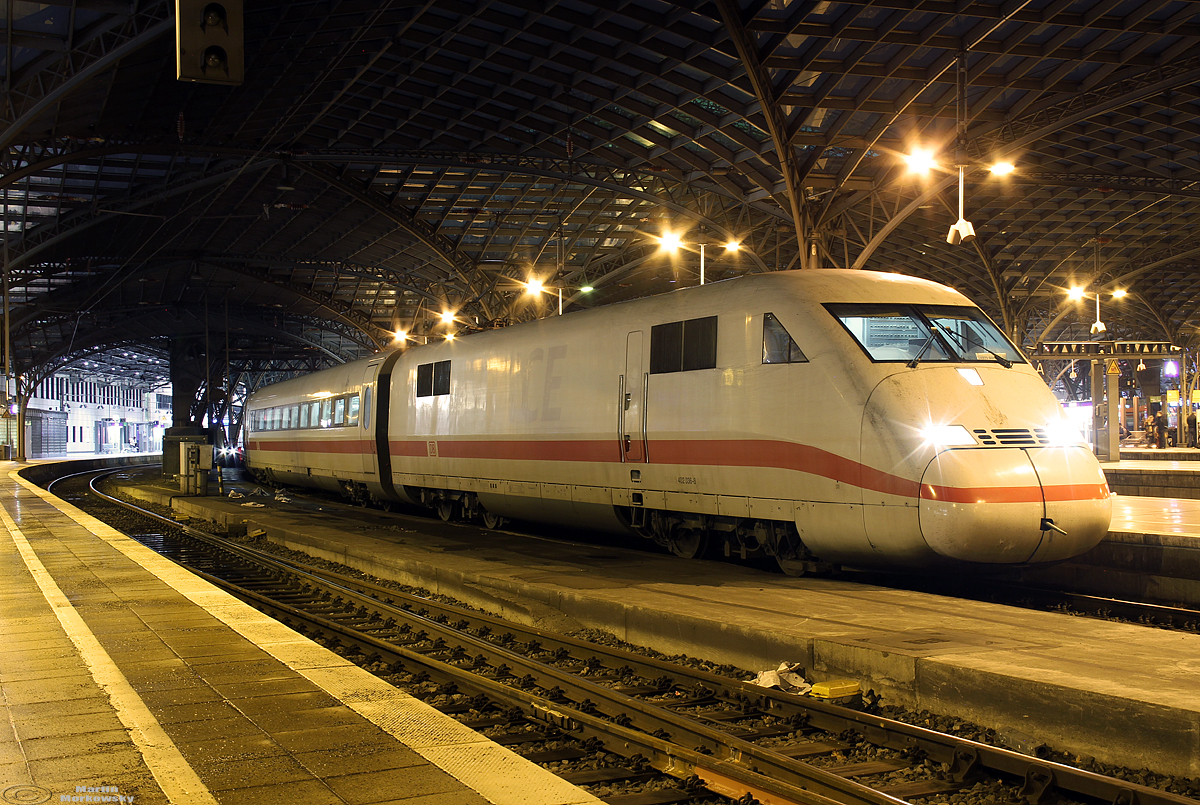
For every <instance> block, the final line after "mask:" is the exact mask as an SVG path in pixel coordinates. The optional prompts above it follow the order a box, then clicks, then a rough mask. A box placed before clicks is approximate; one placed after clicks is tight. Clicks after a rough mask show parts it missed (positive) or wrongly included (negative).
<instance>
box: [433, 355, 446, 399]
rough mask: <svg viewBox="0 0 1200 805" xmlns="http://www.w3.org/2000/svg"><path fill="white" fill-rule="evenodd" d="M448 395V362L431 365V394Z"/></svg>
mask: <svg viewBox="0 0 1200 805" xmlns="http://www.w3.org/2000/svg"><path fill="white" fill-rule="evenodd" d="M449 393H450V361H438V362H437V363H435V364H434V365H433V394H434V396H435V397H436V396H437V395H439V394H449Z"/></svg>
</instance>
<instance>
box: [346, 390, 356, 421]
mask: <svg viewBox="0 0 1200 805" xmlns="http://www.w3.org/2000/svg"><path fill="white" fill-rule="evenodd" d="M357 424H358V395H357V394H351V395H350V397H349V399H347V400H346V426H347V427H351V428H352V427H354V426H355V425H357Z"/></svg>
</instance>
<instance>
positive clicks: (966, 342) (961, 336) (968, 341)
mask: <svg viewBox="0 0 1200 805" xmlns="http://www.w3.org/2000/svg"><path fill="white" fill-rule="evenodd" d="M942 332H944V333H947V334H948V335H950V336H951V337H952V338H954V339H956V340H958V343H959V344H960V345H961V346H962V348H963V349H969V348H970V346H971V345H972V344H974V345H975V346H977V347H979V348H980V349H982V350H983V351H984V352H986V353H987V354H989V355H991V356H992V357H993V358H995V359H996V363H998V364H1000V365H1001V366H1003V367H1004V368H1005V369H1011V368H1013V362H1012V361H1010V360H1009V359H1008V358H1006V357H1004V356H1003V355H1001V354H1000V353H998V352H993V351H992V350H990V349H988V348H987V347H985V346H984V345H983V344H981V343H979V342H978V341H976V340H975V339H974V338H971V337H970V336H968V335H966V334H965V333H956V332H954V331H953V330H946V329H943V330H942Z"/></svg>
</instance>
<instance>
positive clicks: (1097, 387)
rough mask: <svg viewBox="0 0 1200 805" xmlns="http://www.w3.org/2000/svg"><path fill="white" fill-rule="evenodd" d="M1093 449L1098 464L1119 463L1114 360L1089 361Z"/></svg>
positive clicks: (1119, 412)
mask: <svg viewBox="0 0 1200 805" xmlns="http://www.w3.org/2000/svg"><path fill="white" fill-rule="evenodd" d="M1091 363H1092V366H1091V375H1092V449H1093V451H1094V452H1095V453H1096V458H1098V459H1099V460H1101V461H1120V460H1121V427H1120V422H1121V416H1122V414H1123V413H1124V412H1123V411H1122V410H1121V390H1120V380H1121V369H1120V366H1119V365H1118V364H1117V361H1116V360H1115V359H1109V360H1105V359H1103V358H1096V359H1094V360H1093V361H1092V362H1091Z"/></svg>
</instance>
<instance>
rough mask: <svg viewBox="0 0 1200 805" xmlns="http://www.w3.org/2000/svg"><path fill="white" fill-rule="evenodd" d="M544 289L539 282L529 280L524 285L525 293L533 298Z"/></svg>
mask: <svg viewBox="0 0 1200 805" xmlns="http://www.w3.org/2000/svg"><path fill="white" fill-rule="evenodd" d="M544 287H545V286H544V285H543V284H542V281H541V280H530V281H529V282H527V283H525V290H526V292H527V293H529V294H532V295H533V296H537V295H538V294H540V293H541V292H542V288H544Z"/></svg>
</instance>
